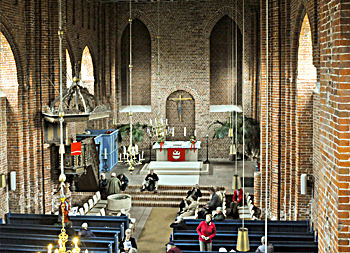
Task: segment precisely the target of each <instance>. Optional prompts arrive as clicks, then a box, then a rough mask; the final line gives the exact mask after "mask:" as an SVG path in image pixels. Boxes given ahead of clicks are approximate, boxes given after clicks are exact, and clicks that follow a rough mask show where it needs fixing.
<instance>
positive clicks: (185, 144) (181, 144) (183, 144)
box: [152, 141, 201, 149]
mask: <svg viewBox="0 0 350 253" xmlns="http://www.w3.org/2000/svg"><path fill="white" fill-rule="evenodd" d="M152 148H153V149H160V144H159V143H158V142H156V143H155V144H154V145H153V147H152ZM162 148H164V149H168V148H191V143H190V141H165V142H164V146H163V147H162ZM198 148H201V142H200V141H197V142H196V149H198Z"/></svg>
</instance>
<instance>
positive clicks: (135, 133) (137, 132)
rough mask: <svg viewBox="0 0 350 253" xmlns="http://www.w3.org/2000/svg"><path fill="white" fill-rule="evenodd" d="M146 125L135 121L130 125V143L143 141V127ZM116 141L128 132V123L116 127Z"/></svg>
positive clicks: (119, 140)
mask: <svg viewBox="0 0 350 253" xmlns="http://www.w3.org/2000/svg"><path fill="white" fill-rule="evenodd" d="M147 127H148V125H147V124H141V123H140V122H137V123H136V124H135V125H133V126H132V143H133V144H135V143H137V142H141V141H143V137H144V133H145V132H144V129H146V128H147ZM118 130H119V131H118V142H119V143H120V142H122V141H123V139H124V137H125V136H128V135H129V134H130V124H122V125H120V126H119V127H118Z"/></svg>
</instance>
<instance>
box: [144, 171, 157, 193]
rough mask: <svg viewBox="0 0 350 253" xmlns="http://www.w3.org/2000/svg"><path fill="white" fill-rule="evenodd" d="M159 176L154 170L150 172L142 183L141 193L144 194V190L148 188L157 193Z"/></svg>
mask: <svg viewBox="0 0 350 253" xmlns="http://www.w3.org/2000/svg"><path fill="white" fill-rule="evenodd" d="M158 181H159V178H158V175H157V174H156V173H154V171H153V170H150V172H149V174H148V175H147V176H146V177H145V180H144V181H143V183H142V189H141V191H142V192H143V191H144V190H146V187H147V189H148V190H149V191H153V189H154V192H155V193H157V191H158Z"/></svg>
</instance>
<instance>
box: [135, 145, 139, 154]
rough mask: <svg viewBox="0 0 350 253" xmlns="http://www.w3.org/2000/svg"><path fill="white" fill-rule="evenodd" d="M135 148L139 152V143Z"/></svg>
mask: <svg viewBox="0 0 350 253" xmlns="http://www.w3.org/2000/svg"><path fill="white" fill-rule="evenodd" d="M135 149H136V153H138V152H139V146H138V145H137V144H135Z"/></svg>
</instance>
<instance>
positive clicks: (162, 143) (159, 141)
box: [158, 137, 164, 152]
mask: <svg viewBox="0 0 350 253" xmlns="http://www.w3.org/2000/svg"><path fill="white" fill-rule="evenodd" d="M158 144H159V146H160V152H162V148H163V146H164V137H159V139H158Z"/></svg>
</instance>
